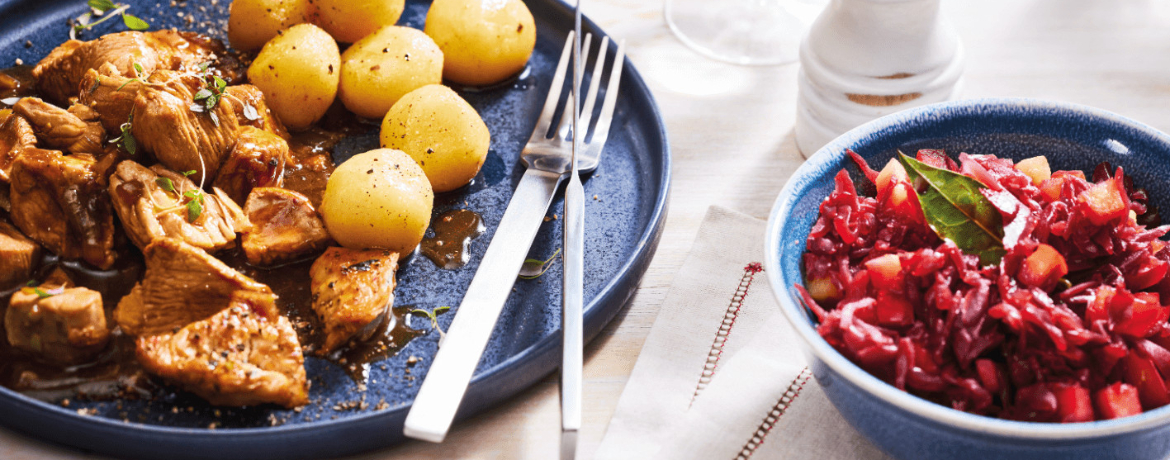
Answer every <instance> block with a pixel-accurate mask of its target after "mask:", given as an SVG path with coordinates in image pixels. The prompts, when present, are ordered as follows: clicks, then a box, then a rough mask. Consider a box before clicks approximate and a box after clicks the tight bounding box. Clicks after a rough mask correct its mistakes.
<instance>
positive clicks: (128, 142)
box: [122, 131, 138, 156]
mask: <svg viewBox="0 0 1170 460" xmlns="http://www.w3.org/2000/svg"><path fill="white" fill-rule="evenodd" d="M122 148H124V149H126V153H129V154H130V156H134V155H136V154H138V141H137V140H135V139H134V135H133V134H130V131H125V132H123V133H122Z"/></svg>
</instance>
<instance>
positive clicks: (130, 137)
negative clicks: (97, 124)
mask: <svg viewBox="0 0 1170 460" xmlns="http://www.w3.org/2000/svg"><path fill="white" fill-rule="evenodd" d="M133 123H134V112H133V111H131V112H130V117H129V118H127V119H126V122H125V123H122V126H121V127H119V129H121V130H122V135H121V136H118V137H115V138H113V139H110V143H111V144H118V146H119V147H122V149H123V150H126V153H129V154H130V155H131V156H134V155H135V154H137V153H138V140H137V139H134V134H133V133H132V132H131V131H132V130H133V129H134V125H133Z"/></svg>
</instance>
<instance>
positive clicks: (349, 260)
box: [309, 247, 398, 353]
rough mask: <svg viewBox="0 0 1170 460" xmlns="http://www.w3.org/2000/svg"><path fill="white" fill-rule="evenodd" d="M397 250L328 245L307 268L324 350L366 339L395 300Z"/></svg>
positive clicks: (384, 317)
mask: <svg viewBox="0 0 1170 460" xmlns="http://www.w3.org/2000/svg"><path fill="white" fill-rule="evenodd" d="M397 269H398V253H396V252H394V251H389V250H385V249H368V250H361V251H359V250H354V249H344V248H337V247H333V248H329V249H328V250H326V251H325V254H322V255H321V257H319V258H317V260H316V261H315V262H313V266H312V267H310V268H309V277H310V278H311V279H312V281H311V283H310V285H309V289H310V291H311V292H312V293H313V310H314V311H316V312H317V316H320V317H321V322H323V323H324V324H325V334H326V336H325V348H324V350H323V352H326V353H327V352H329V351H332V350H333V349H335V348H337V347H339V346H341V345H344V344H346V343H347V342H349V341H350V340H353V339H356V340H366V339H368V338H370V336H371V335H372V334H373V333H374V331H375V330H377V329H378V326H380V325H381V324H382V322H383V321H385V320H386V317H387V316H388V315H387V312H389V311H390V306H391V305H392V304H393V303H394V272H395V270H397Z"/></svg>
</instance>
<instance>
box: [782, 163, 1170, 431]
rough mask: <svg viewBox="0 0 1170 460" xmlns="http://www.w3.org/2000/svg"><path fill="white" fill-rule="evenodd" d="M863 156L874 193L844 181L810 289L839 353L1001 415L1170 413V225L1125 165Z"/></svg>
mask: <svg viewBox="0 0 1170 460" xmlns="http://www.w3.org/2000/svg"><path fill="white" fill-rule="evenodd" d="M848 153H849V155H850V156H851V157H852V158H853V160H854V161H855V162H856V163H857V166H858V167H859V168H860V169H861V171H862V172H863V173H864V175H865V180H866V181H868V182H871V183H872V184H873V185H874V186H875V188H876V191H877V193H876V196H872V197H871V196H863V195H862V194H861V193H859V192H858V187H857V186H855V184H854V182H853V179H852V178H850V176H849V173H848V172H847V171H845V170H842V171H841V172H840V173H838V174H837V176H836V178H835V185H836V186H835V189H834V190H833V192H832V193H831V194H830V195H829V196H828V198H826V199H825V200H824V202H823V203H821V206H820V215H819V216H818V218H817V220H816V222H815V223H814V224H813V227H812V230H811V231H810V233H809V236H808V241H807V247H806V251H805V253H804V256H803V263H804V276H805V285H804V286H799V285H798V286H796V289H797V290H798V291H799V293H800V295H801V296H802V298H803V300H804V303H805V304H806V306H807V307H808V308H809V309H810V310H811V311H812V313H813V314H814V315H815V316H816V319H817V320H818V322H819V324H818V325H817V331H818V332H819V333H820V335H821V336H822V337H824V339H825V340H826V341H828V343H829V344H830V345H832V346H833V348H835V349H836V350H837V351H839V352H840V353H841V354H843V355H844V356H845V357H847V358H848V359H849V360H851V361H852V362H854V363H856V364H857V365H858V366H860V367H861V368H862V369H865V370H866V371H867V372H869V373H871V374H872V375H874V376H875V377H877V378H879V379H881V380H883V381H885V382H887V383H889V384H891V385H893V386H895V387H897V388H898V389H901V390H903V391H906V392H908V393H911V394H914V395H917V396H919V397H922V398H924V399H927V400H930V401H933V402H935V403H938V404H942V405H946V406H949V407H952V408H954V409H957V410H961V411H966V412H970V413H974V414H980V415H986V416H991V417H998V418H1003V419H1011V420H1022V421H1032V422H1059V423H1070V422H1088V421H1093V420H1104V419H1112V418H1117V417H1124V416H1127V415H1134V414H1138V413H1141V412H1142V411H1146V410H1151V409H1154V408H1157V407H1161V406H1164V405H1166V404H1170V391H1168V388H1170V383H1168V382H1167V380H1166V377H1170V324H1168V323H1167V319H1168V318H1170V306H1164V305H1163V304H1170V277H1168V276H1167V268H1170V250H1167V249H1166V247H1167V242H1165V241H1163V240H1160V239H1159V238H1160V237H1162V236H1163V235H1165V234H1166V233H1167V231H1168V230H1170V226H1161V219H1160V217H1159V215H1158V212H1157V210H1156V209H1154V207H1153V206H1152V205H1151V204H1150V203H1149V197H1148V194H1147V192H1146V191H1145V190H1144V189H1141V188H1135V187H1134V184H1133V182H1132V180H1131V179H1130V178H1129V177H1128V176H1126V175H1125V173H1124V171H1123V170H1122V168H1120V167H1118V168H1116V169H1113V168H1112V166H1110V165H1109V164H1108V163H1102V164H1101V165H1098V166H1097V168H1096V170H1095V171H1093V173H1092V177H1086V175H1085V174H1084V173H1083V172H1081V171H1056V172H1052V171H1051V169H1050V167H1049V165H1048V160H1047V159H1046V158H1045V157H1042V156H1041V157H1034V158H1028V159H1026V160H1022V161H1019V162H1015V163H1013V161H1012V160H1010V159H1006V158H996V157H995V156H994V155H967V154H960V155H959V156H958V161H955V160H954V159H952V158H951V157H949V156H948V155H947V154H946V152H944V151H942V150H919V151H918V152H917V154H916V155H914V156H909V155H905V154H903V153H901V152H898V155H897V156H896V158H894V159H891V160H890V161H889V163H887V164H886V165H885V167H884V168H882V170H881V171H880V172H879V171H874V170H873V169H871V168H870V167H869V165H867V164H866V162H865V160H864V159H862V158H861V157H860V156H859V155H857V154H856V153H854V152H852V151H848ZM863 188H864V189H870V187H869V185H868V184H864V185H863ZM1163 299H1165V300H1166V302H1163Z"/></svg>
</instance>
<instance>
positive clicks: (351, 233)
mask: <svg viewBox="0 0 1170 460" xmlns="http://www.w3.org/2000/svg"><path fill="white" fill-rule="evenodd" d="M434 200H435V193H434V192H433V191H431V183H430V182H428V181H427V176H426V174H424V173H423V171H422V168H420V167H419V166H418V163H415V162H414V160H413V159H411V158H410V156H409V155H407V154H405V153H403V152H402V151H400V150H393V149H376V150H370V151H369V152H365V153H361V154H358V155H354V156H353V158H350V159H349V160H348V161H346V162H345V163H342V164H341V166H338V167H337V169H336V170H334V171H333V175H331V176H329V182H328V183H326V184H325V196H324V198H322V200H321V207H320V211H321V218H322V220H324V221H325V228H326V229H327V230H329V235H330V236H332V237H333V239H334V240H336V241H337V242H338V243H341V245H342V246H345V247H347V248H350V249H366V248H383V249H390V250H392V251H397V252H398V253H399V254H403V255H405V254H408V253H410V252H411V251H413V250H414V248H415V247H417V246H418V243H419V242H420V241H422V237H423V233H425V232H426V231H427V225H429V224H430V221H431V207H432V206H433V205H434Z"/></svg>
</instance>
